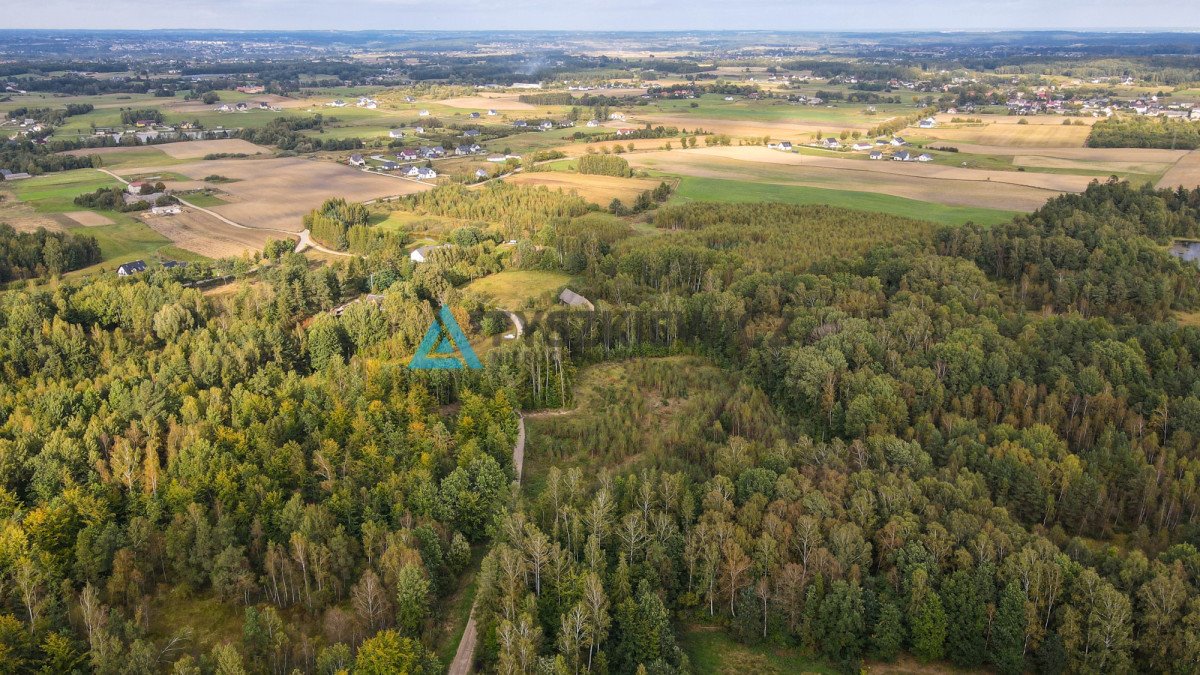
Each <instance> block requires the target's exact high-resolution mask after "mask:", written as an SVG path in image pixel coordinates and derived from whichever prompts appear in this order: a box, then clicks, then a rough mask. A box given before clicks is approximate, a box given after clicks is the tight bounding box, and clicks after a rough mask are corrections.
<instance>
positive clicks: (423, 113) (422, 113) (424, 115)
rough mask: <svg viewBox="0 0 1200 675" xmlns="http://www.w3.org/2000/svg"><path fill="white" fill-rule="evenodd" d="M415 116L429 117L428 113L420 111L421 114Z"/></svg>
mask: <svg viewBox="0 0 1200 675" xmlns="http://www.w3.org/2000/svg"><path fill="white" fill-rule="evenodd" d="M417 115H419V116H420V117H429V111H428V110H422V111H421V112H419V113H417Z"/></svg>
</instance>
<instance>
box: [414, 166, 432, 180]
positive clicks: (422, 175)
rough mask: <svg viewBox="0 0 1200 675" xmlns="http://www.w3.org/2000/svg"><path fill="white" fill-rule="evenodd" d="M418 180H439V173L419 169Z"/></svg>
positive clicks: (423, 168)
mask: <svg viewBox="0 0 1200 675" xmlns="http://www.w3.org/2000/svg"><path fill="white" fill-rule="evenodd" d="M417 178H419V179H421V180H433V179H434V178H437V172H436V171H434V170H433V169H427V168H425V167H421V168H419V169H417Z"/></svg>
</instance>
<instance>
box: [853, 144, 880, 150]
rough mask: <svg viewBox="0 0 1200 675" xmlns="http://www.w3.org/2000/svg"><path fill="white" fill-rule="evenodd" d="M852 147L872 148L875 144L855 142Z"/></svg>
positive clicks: (856, 148)
mask: <svg viewBox="0 0 1200 675" xmlns="http://www.w3.org/2000/svg"><path fill="white" fill-rule="evenodd" d="M850 147H851V148H853V149H854V150H870V149H871V148H873V147H875V146H874V144H872V143H855V144H854V145H852V146H850Z"/></svg>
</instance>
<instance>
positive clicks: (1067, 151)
mask: <svg viewBox="0 0 1200 675" xmlns="http://www.w3.org/2000/svg"><path fill="white" fill-rule="evenodd" d="M954 147H956V148H958V149H959V151H960V152H965V153H970V154H973V155H1025V156H1030V155H1037V156H1039V157H1059V158H1062V159H1077V160H1080V161H1084V162H1136V163H1139V164H1174V163H1175V162H1177V161H1179V159H1180V158H1182V157H1183V156H1184V155H1186V154H1188V151H1187V150H1155V149H1151V148H1084V147H1078V148H1025V147H1017V146H1004V145H979V144H974V143H962V144H959V143H956V144H954Z"/></svg>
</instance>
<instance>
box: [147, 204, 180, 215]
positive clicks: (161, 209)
mask: <svg viewBox="0 0 1200 675" xmlns="http://www.w3.org/2000/svg"><path fill="white" fill-rule="evenodd" d="M177 213H183V209H182V208H180V206H179V205H178V204H168V205H167V206H153V207H151V208H150V215H152V216H173V215H175V214H177Z"/></svg>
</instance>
